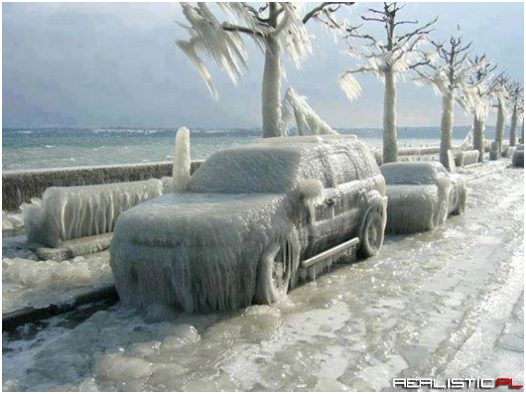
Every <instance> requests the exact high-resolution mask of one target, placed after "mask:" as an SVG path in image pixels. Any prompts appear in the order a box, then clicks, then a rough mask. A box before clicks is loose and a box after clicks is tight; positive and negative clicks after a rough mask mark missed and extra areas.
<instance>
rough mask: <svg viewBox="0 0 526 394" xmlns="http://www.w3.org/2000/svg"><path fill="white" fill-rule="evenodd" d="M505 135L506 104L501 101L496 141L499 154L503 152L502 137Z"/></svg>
mask: <svg viewBox="0 0 526 394" xmlns="http://www.w3.org/2000/svg"><path fill="white" fill-rule="evenodd" d="M503 134H504V103H503V102H502V100H501V99H499V104H498V111H497V125H496V126H495V141H496V142H497V144H498V154H499V157H500V152H502V135H503Z"/></svg>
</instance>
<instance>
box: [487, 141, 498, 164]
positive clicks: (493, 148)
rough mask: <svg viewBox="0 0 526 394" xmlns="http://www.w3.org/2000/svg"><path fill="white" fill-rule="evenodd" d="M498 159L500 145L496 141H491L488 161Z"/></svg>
mask: <svg viewBox="0 0 526 394" xmlns="http://www.w3.org/2000/svg"><path fill="white" fill-rule="evenodd" d="M499 158H500V145H499V143H498V142H497V141H493V142H492V143H491V145H490V148H489V159H490V160H499Z"/></svg>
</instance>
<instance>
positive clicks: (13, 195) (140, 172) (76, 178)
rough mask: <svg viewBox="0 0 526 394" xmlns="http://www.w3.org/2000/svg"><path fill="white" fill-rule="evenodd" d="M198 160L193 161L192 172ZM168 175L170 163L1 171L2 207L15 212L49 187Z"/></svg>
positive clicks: (134, 179) (115, 181)
mask: <svg viewBox="0 0 526 394" xmlns="http://www.w3.org/2000/svg"><path fill="white" fill-rule="evenodd" d="M201 164H202V161H193V162H192V167H191V171H192V172H194V171H195V170H196V169H197V168H199V166H200V165H201ZM171 175H172V162H171V161H163V162H157V163H144V164H122V165H112V166H92V167H67V168H50V169H39V170H18V171H3V172H2V210H3V211H11V212H14V211H18V210H19V207H20V204H22V203H23V202H29V201H30V200H31V198H33V197H39V198H40V197H42V194H43V193H44V191H45V190H46V189H47V188H48V187H51V186H82V185H98V184H104V183H117V182H131V181H140V180H145V179H150V178H158V179H160V178H162V177H163V176H171Z"/></svg>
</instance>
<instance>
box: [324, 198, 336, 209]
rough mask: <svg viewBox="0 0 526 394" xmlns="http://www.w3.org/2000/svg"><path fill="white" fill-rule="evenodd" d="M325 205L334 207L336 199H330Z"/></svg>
mask: <svg viewBox="0 0 526 394" xmlns="http://www.w3.org/2000/svg"><path fill="white" fill-rule="evenodd" d="M325 204H327V205H328V206H329V207H330V206H332V205H334V199H332V198H329V199H327V200H325Z"/></svg>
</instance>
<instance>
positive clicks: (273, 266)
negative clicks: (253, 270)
mask: <svg viewBox="0 0 526 394" xmlns="http://www.w3.org/2000/svg"><path fill="white" fill-rule="evenodd" d="M291 253H292V246H291V244H290V242H288V241H286V242H283V244H280V243H274V244H271V245H270V246H269V247H268V248H267V249H266V251H265V252H264V253H263V257H262V259H261V261H260V264H259V267H258V275H257V281H256V293H255V301H256V303H258V304H272V303H273V302H276V301H278V300H280V299H282V298H283V297H285V296H286V295H287V292H288V290H289V284H290V280H291V277H292V269H293V268H292V265H293V264H292V258H291Z"/></svg>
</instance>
